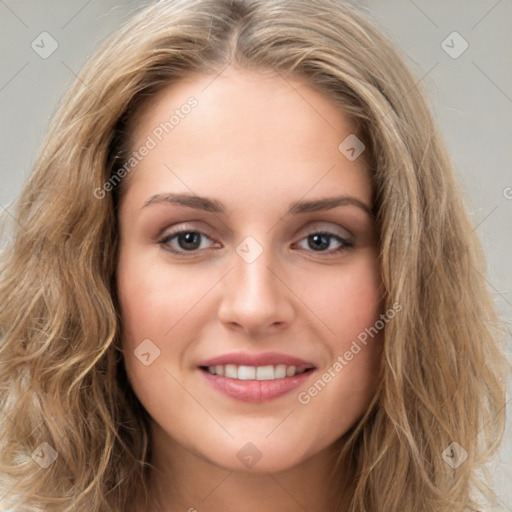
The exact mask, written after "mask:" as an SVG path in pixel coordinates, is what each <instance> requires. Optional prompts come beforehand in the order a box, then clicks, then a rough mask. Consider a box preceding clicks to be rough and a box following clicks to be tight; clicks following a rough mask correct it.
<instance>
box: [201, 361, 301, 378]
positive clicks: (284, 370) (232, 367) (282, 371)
mask: <svg viewBox="0 0 512 512" xmlns="http://www.w3.org/2000/svg"><path fill="white" fill-rule="evenodd" d="M207 369H208V373H211V374H212V375H224V377H228V378H229V379H238V380H274V379H284V378H285V377H293V376H294V375H300V374H301V373H304V372H305V371H306V368H297V367H296V366H286V365H285V364H278V365H276V366H273V365H267V366H243V365H240V366H237V365H236V364H226V365H222V364H217V365H215V366H208V368H207Z"/></svg>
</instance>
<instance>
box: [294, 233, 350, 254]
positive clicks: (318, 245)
mask: <svg viewBox="0 0 512 512" xmlns="http://www.w3.org/2000/svg"><path fill="white" fill-rule="evenodd" d="M303 241H305V242H306V245H307V247H301V248H302V249H307V250H309V249H310V250H312V251H314V252H325V253H329V254H331V253H338V252H342V251H344V250H346V249H348V248H350V247H354V244H353V243H352V242H350V241H349V240H347V239H345V238H343V237H341V236H339V235H336V234H334V233H329V232H328V231H318V232H314V233H310V234H309V235H307V236H306V237H304V238H303V239H302V240H301V242H299V245H301V243H303ZM333 241H334V243H335V244H337V247H335V248H331V249H330V250H326V249H329V247H331V246H332V243H333Z"/></svg>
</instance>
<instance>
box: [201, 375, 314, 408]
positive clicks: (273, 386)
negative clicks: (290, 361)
mask: <svg viewBox="0 0 512 512" xmlns="http://www.w3.org/2000/svg"><path fill="white" fill-rule="evenodd" d="M199 371H200V372H201V373H202V374H203V375H204V377H205V378H206V380H207V381H208V383H209V384H210V385H211V386H212V387H213V388H215V389H216V390H217V391H220V392H221V393H224V394H225V395H228V396H230V397H232V398H236V399H237V400H241V401H243V402H266V401H268V400H273V399H274V398H278V397H280V396H282V395H284V394H286V393H289V392H290V391H292V390H293V389H295V388H298V387H299V386H300V385H301V384H304V382H305V381H306V380H307V379H309V376H310V375H311V374H312V373H313V371H314V370H310V371H307V372H304V373H301V374H300V375H294V376H293V377H284V378H282V379H274V380H239V379H230V378H228V377H223V376H222V375H212V374H211V373H208V372H207V371H204V370H199Z"/></svg>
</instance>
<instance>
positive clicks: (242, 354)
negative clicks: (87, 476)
mask: <svg viewBox="0 0 512 512" xmlns="http://www.w3.org/2000/svg"><path fill="white" fill-rule="evenodd" d="M212 80H213V81H212ZM192 97H193V98H194V99H190V98H192ZM187 101H188V103H187ZM187 104H188V105H189V107H186V105H187ZM173 112H174V113H175V115H174V119H172V118H170V116H171V115H172V114H173ZM170 119H171V120H170ZM169 120H170V121H169ZM165 123H167V124H165ZM352 134H353V126H352V124H351V122H350V120H349V119H348V118H347V117H346V116H345V115H344V114H343V113H342V112H341V111H340V109H339V108H338V107H337V106H336V105H334V104H333V103H332V102H331V101H330V100H329V99H328V98H326V97H325V96H323V95H322V94H320V93H319V92H316V91H315V90H314V89H312V88H311V87H309V86H308V85H307V84H305V83H303V82H301V81H298V80H292V79H287V80H286V81H285V80H283V79H282V78H280V77H278V76H272V75H270V74H266V75H263V74H259V73H256V72H248V71H236V70H233V69H231V68H228V69H227V70H226V71H224V72H223V73H222V74H221V75H219V76H218V77H217V78H215V79H214V77H213V76H204V75H201V76H193V77H189V78H188V79H187V80H185V81H182V82H180V83H179V84H177V85H172V87H169V88H168V89H166V90H165V91H163V92H162V93H160V94H159V95H158V96H157V97H155V98H154V100H153V101H152V103H151V104H150V105H149V106H148V107H147V108H146V109H145V110H144V112H143V113H142V115H141V116H140V118H139V119H138V120H137V123H136V126H135V128H134V132H133V134H132V141H131V142H132V149H133V151H137V153H138V157H137V163H136V165H134V166H133V170H131V171H130V173H129V176H128V177H127V178H125V179H126V180H127V182H126V183H125V185H126V190H125V192H124V195H123V197H122V200H121V203H120V209H119V224H120V252H119V260H118V266H117V282H118V296H119V302H120V309H121V322H122V348H123V352H124V358H125V366H126V370H127V373H128V377H129V380H130V382H131V385H132V387H133V389H134V391H135V393H136V395H137V396H138V398H139V400H140V402H141V403H142V404H143V406H144V407H145V409H146V410H147V412H148V413H149V415H150V417H151V422H152V431H153V435H154V444H155V445H157V444H159V446H160V447H161V448H162V449H164V448H163V447H164V446H167V447H169V446H173V447H175V449H176V450H184V451H186V452H187V453H192V454H194V455H195V456H197V457H200V458H201V459H202V460H203V461H207V462H211V463H213V464H215V465H217V466H221V467H223V468H226V469H230V470H237V471H279V470H284V469H286V468H290V467H292V466H296V465H298V464H300V463H302V462H304V461H306V459H308V458H310V457H313V456H315V455H318V454H320V453H325V452H326V451H328V450H329V447H330V446H331V445H332V444H333V443H334V442H335V441H336V440H337V439H339V438H340V436H342V435H343V434H344V433H346V432H347V431H348V430H349V429H350V428H351V427H352V426H353V425H354V424H355V423H356V422H357V420H358V419H359V418H360V417H361V416H362V415H363V414H364V412H365V411H366V410H367V408H368V404H369V402H370V401H371V399H372V397H373V395H374V393H375V389H376V379H377V372H378V366H379V359H380V353H381V343H382V342H381V332H378V333H375V331H376V330H377V331H378V329H375V324H376V322H378V321H379V315H380V314H381V309H380V308H381V302H380V301H381V293H382V290H381V282H380V273H379V266H378V246H377V236H376V233H375V231H374V223H373V218H372V215H371V213H369V212H368V209H370V208H371V207H372V191H371V186H370V176H369V172H368V170H367V168H366V167H365V164H364V162H363V157H359V158H355V159H354V154H355V155H356V156H357V153H356V152H354V151H350V150H348V151H346V145H345V146H342V149H343V148H345V149H344V150H343V151H342V150H340V149H339V146H340V143H341V142H342V141H344V140H345V139H346V137H348V136H350V135H352ZM348 140H349V141H352V142H353V140H355V139H348ZM356 142H357V141H356ZM345 144H347V143H345ZM353 145H354V143H353V144H352V146H353ZM144 146H145V147H146V150H143V149H142V148H143V147H144ZM350 146H351V145H350V144H349V147H350ZM358 148H359V146H357V145H356V150H357V149H358ZM327 200H328V201H327ZM380 323H382V321H381V322H380ZM370 328H373V331H371V330H370V331H369V329H370ZM365 329H366V331H365ZM368 332H371V333H372V335H371V336H370V335H368ZM365 333H366V334H365ZM363 339H364V341H363ZM254 461H256V462H254Z"/></svg>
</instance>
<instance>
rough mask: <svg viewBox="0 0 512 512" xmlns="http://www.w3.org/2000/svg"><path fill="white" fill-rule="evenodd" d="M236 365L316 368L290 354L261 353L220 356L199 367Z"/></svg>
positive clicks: (235, 353)
mask: <svg viewBox="0 0 512 512" xmlns="http://www.w3.org/2000/svg"><path fill="white" fill-rule="evenodd" d="M226 364H234V365H236V366H269V365H274V366H277V365H279V364H284V365H286V366H297V367H303V368H315V365H314V364H313V363H311V362H310V361H306V360H305V359H301V358H300V357H295V356H292V355H289V354H281V353H279V352H261V353H259V354H251V353H249V352H230V353H228V354H222V355H220V356H216V357H212V358H211V359H206V360H204V361H201V362H200V363H199V364H198V366H215V365H226Z"/></svg>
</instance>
